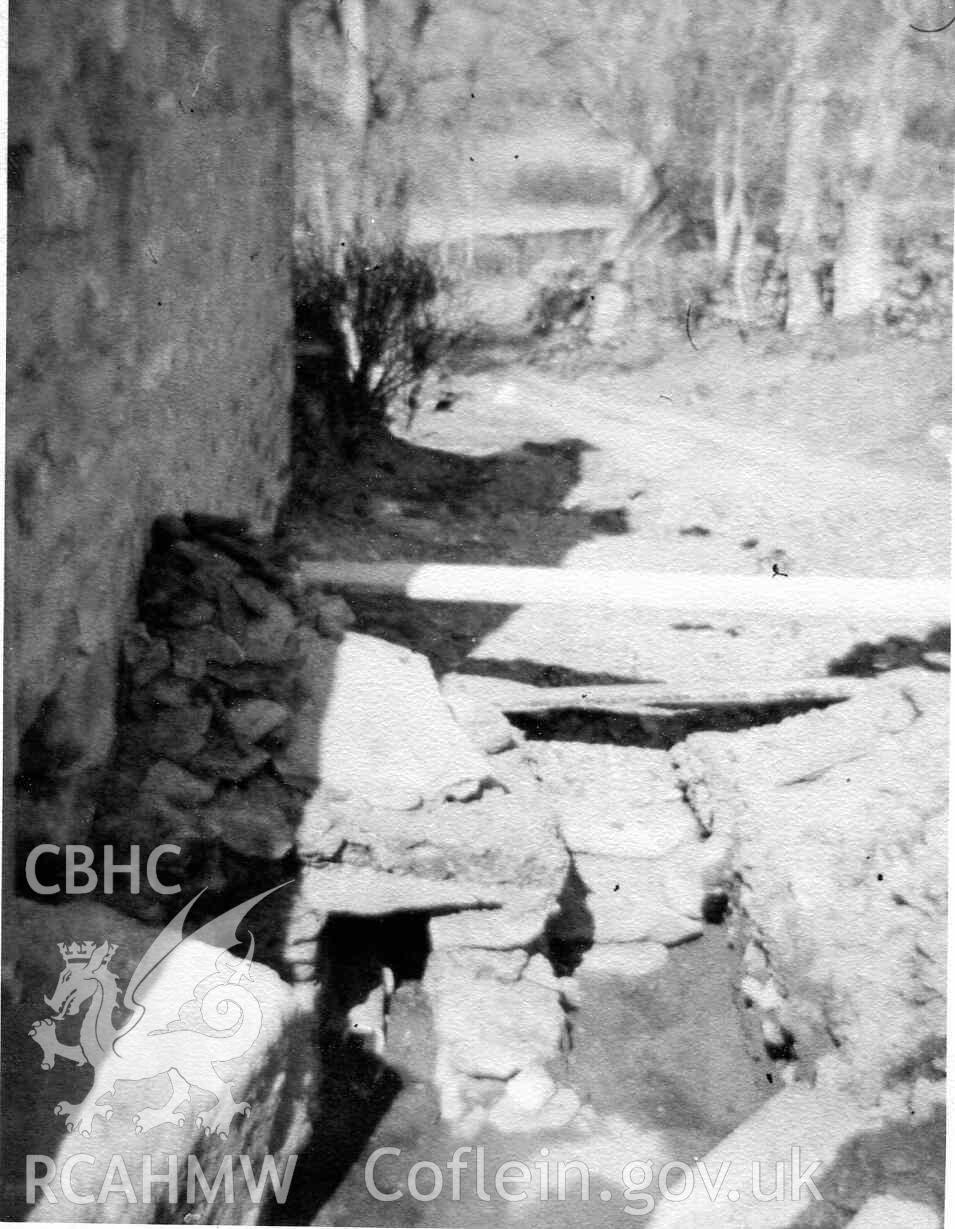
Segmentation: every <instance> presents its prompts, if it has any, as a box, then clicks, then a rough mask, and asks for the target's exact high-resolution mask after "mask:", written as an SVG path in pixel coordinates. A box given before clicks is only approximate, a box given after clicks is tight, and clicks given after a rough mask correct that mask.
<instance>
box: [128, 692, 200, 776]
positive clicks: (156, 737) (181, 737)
mask: <svg viewBox="0 0 955 1229" xmlns="http://www.w3.org/2000/svg"><path fill="white" fill-rule="evenodd" d="M211 720H212V708H211V706H210V705H208V704H193V705H190V706H189V707H188V708H170V709H166V710H164V711H163V712H162V713H161V714H160V715H159V716H157V717H155V718H154V719H153V720H152V721H151V722H149V723H148V724H147V725H146V726H145V727H144V730H143V735H144V737H145V739H146V743H147V746H148V747H149V749H150V750H151V751H152V752H153V753H154V754H155V755H157V756H160V757H164V758H165V759H169V760H173V761H174V762H175V763H177V764H188V762H189V761H190V760H191V759H192V758H193V756H196V755H198V754H199V752H200V751H201V750H202V746H203V744H204V742H205V740H206V733H207V731H208V729H209V723H210V721H211Z"/></svg>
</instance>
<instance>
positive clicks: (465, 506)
mask: <svg viewBox="0 0 955 1229" xmlns="http://www.w3.org/2000/svg"><path fill="white" fill-rule="evenodd" d="M462 412H465V411H463V410H462ZM591 449H592V446H591V445H590V444H588V443H587V442H586V441H584V440H581V439H577V438H569V439H563V440H558V441H555V442H553V443H543V444H542V443H537V442H534V441H526V442H525V443H524V444H523V445H521V446H520V447H519V448H514V449H510V450H508V451H506V452H501V453H496V454H494V455H492V456H479V457H474V456H466V455H461V454H457V453H451V452H443V451H440V450H436V449H430V448H424V447H420V446H418V445H414V444H411V443H409V442H407V441H405V440H401V439H398V438H396V437H395V436H393V435H391V434H390V433H388V432H380V433H377V434H372V435H370V436H368V437H367V438H366V440H365V442H364V444H363V446H362V449H361V452H360V454H359V455H358V456H356V457H355V458H353V459H352V460H351V461H350V462H349V463H347V464H346V463H343V462H342V461H341V459H339V460H338V461H335V462H334V463H331V464H329V463H323V462H320V461H319V462H317V464H318V465H319V468H317V469H314V470H313V471H312V472H310V473H309V475H308V479H307V481H304V480H303V481H302V482H301V483H299V485H298V486H297V488H296V489H295V490H293V492H292V495H291V496H290V499H289V503H288V506H287V507H286V509H285V512H284V514H283V517H282V522H281V528H280V534H281V538H282V541H283V542H284V543H285V544H286V545H287V546H288V548H289V549H290V550H291V551H293V552H297V553H299V554H300V555H301V557H302V558H303V559H304V558H307V557H308V556H309V555H312V556H313V557H315V555H316V553H317V554H319V555H320V557H322V558H339V559H347V560H351V561H354V562H368V561H376V562H377V561H387V560H398V559H400V560H406V561H408V562H409V563H415V562H422V561H428V562H435V563H473V564H494V563H502V564H510V565H521V564H523V565H534V566H539V567H547V566H556V565H557V564H559V563H560V562H561V561H562V560H563V559H565V558H566V556H567V554H568V553H569V552H570V551H571V550H572V549H573V548H574V547H575V546H577V545H579V544H580V543H581V542H585V541H588V540H590V539H592V538H594V537H596V536H600V535H601V534H618V533H620V532H621V531H622V528H624V527H622V525H621V516H622V515H623V514H622V513H621V510H619V509H604V510H597V511H596V512H595V510H594V509H591V508H566V507H564V501H565V499H566V497H567V495H568V494H569V492H571V491H572V490H573V489H574V487H575V486H576V485H577V484H578V483H579V481H580V479H581V474H582V466H581V458H582V456H583V455H584V454H585V453H586V452H588V451H591ZM348 602H349V605H350V606H351V607H352V609H353V611H354V613H355V615H356V617H357V626H356V630H358V631H362V632H366V633H368V634H370V635H375V636H380V637H382V638H383V639H386V640H390V641H393V642H395V643H398V644H403V645H407V646H409V647H413V648H415V649H417V651H419V652H423V653H425V654H426V655H427V656H428V657H429V659H430V661H431V664H432V666H433V668H434V670H435V671H436V673H438V674H439V675H441V674H445V673H447V672H449V671H452V670H459V669H462V670H468V671H471V672H474V671H483V670H484V667H483V666H482V665H481V664H479V663H477V662H473V661H468V657H469V654H470V653H471V652H472V651H473V649H474V648H475V647H476V646H477V645H478V644H480V643H481V642H482V641H483V640H484V638H485V637H486V636H487V635H488V633H489V632H491V631H492V630H493V629H494V628H495V627H497V626H499V625H500V624H501V623H503V622H504V621H505V620H506V619H507V618H508V617H509V616H510V615H511V614H512V613H513V612H514V610H516V609H518V607H515V606H513V605H506V604H492V603H484V604H476V603H452V602H421V601H415V600H412V599H410V598H406V597H404V596H401V595H393V594H388V595H374V594H357V593H349V594H348ZM528 666H529V668H528V671H527V674H526V675H522V676H521V678H522V681H527V680H528V679H529V678H530V676H531V675H535V674H536V676H537V677H540V675H539V671H541V670H546V669H547V668H548V663H546V662H543V663H533V664H532V663H528ZM549 668H550V669H551V670H553V671H560V669H561V668H560V667H557V666H552V667H549ZM510 677H516V676H515V675H514V674H511V675H510ZM553 677H556V675H554V676H553ZM562 677H563V678H564V679H568V673H567V672H564V673H563V675H562ZM601 680H602V681H608V682H609V681H613V682H621V681H627V682H634V681H639V680H636V679H632V678H628V679H621V678H620V677H618V676H601ZM569 681H577V680H576V679H574V680H569ZM585 681H589V682H593V681H595V679H594V677H591V676H586V679H585Z"/></svg>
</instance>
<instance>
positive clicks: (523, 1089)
mask: <svg viewBox="0 0 955 1229" xmlns="http://www.w3.org/2000/svg"><path fill="white" fill-rule="evenodd" d="M556 1092H557V1085H556V1084H555V1083H554V1081H553V1080H552V1079H551V1077H550V1076H549V1075H548V1074H547V1072H546V1071H545V1070H544V1069H543V1067H541V1066H538V1065H537V1064H533V1065H532V1066H530V1067H525V1068H524V1070H523V1071H519V1072H518V1073H517V1075H515V1076H514V1077H513V1078H512V1079H510V1080H508V1082H507V1089H506V1091H505V1093H504V1096H503V1097H501V1099H500V1100H499V1101H497V1102H496V1104H495V1105H494V1106H493V1108H492V1109H491V1112H490V1114H489V1116H488V1123H489V1125H490V1126H492V1127H495V1128H496V1129H497V1130H498V1131H505V1132H507V1133H509V1134H510V1133H513V1132H517V1131H527V1130H529V1129H532V1128H533V1127H534V1126H536V1116H537V1114H538V1113H539V1112H540V1111H541V1110H542V1109H543V1108H544V1106H545V1105H546V1104H547V1102H548V1101H550V1100H551V1098H552V1097H553V1096H554V1094H555V1093H556Z"/></svg>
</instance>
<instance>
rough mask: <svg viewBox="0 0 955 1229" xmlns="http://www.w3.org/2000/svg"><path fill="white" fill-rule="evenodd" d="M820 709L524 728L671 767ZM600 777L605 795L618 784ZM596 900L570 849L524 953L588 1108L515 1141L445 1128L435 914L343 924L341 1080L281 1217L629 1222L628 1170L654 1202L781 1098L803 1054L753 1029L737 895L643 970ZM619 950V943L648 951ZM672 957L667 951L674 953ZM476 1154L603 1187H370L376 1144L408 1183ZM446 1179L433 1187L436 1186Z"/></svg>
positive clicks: (328, 974) (334, 1050)
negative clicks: (668, 1167) (618, 961)
mask: <svg viewBox="0 0 955 1229" xmlns="http://www.w3.org/2000/svg"><path fill="white" fill-rule="evenodd" d="M807 707H811V706H810V705H807V704H805V703H798V704H793V705H789V706H785V707H783V706H777V708H776V709H773V710H772V711H766V710H762V711H760V712H759V713H754V711H753V710H742V709H740V710H737V711H733V712H726V713H720V714H718V715H716V716H715V717H714V715H713V714H707V715H706V716H705V717H701V716H700V715H699V714H696V713H694V714H679V715H675V716H668V717H667V718H665V719H664V720H662V721H654V723H653V725H652V726H650V727H649V728H648V725H647V723H646V721H645V720H643V719H640V718H634V717H627V716H622V715H619V714H606V713H596V714H595V713H593V712H583V711H580V710H566V711H564V712H560V713H551V714H547V715H546V716H535V717H523V718H514V719H513V723H514V724H515V725H517V726H518V727H519V728H520V729H522V730H523V732H524V734H525V735H526V739H527V743H526V749H527V750H528V752H529V753H530V754H531V756H533V754H534V750H535V748H537V747H543V746H545V745H547V746H549V748H550V751H551V752H552V753H554V752H555V753H556V754H557V755H558V756H559V755H560V754H561V747H574V746H580V745H582V744H590V745H594V744H598V745H610V746H614V747H621V748H643V749H645V750H647V749H648V750H652V751H654V752H656V753H657V755H658V756H659V760H660V764H661V766H663V765H665V764H666V761H667V754H666V753H667V751H668V749H669V748H670V746H672V745H673V744H674V743H676V742H678V741H680V740H681V739H682V738H684V737H685V736H686V735H687V734H689V733H690V732H693V731H695V730H698V729H714V728H718V729H721V730H737V729H744V728H748V727H750V726H753V725H756V724H767V723H770V722H776V721H779V720H782V719H783V718H784V717H787V716H790V715H793V714H794V713H796V712H804V711H806V709H807ZM592 784H593V789H594V790H595V791H599V790H600V789H601V785H602V783H601V782H600V781H594V782H593V783H592ZM590 898H591V891H590V889H589V888H588V885H587V883H586V882H585V880H584V878H583V876H582V874H581V871H580V868H579V866H578V859H577V858H576V857H575V855H574V854H573V852H572V851H570V862H569V869H568V872H567V875H566V879H565V881H564V884H563V888H562V890H561V892H560V895H559V898H558V906H559V908H558V910H557V912H556V913H554V914H552V915H551V917H550V919H549V921H548V924H547V927H546V930H545V932H544V934H543V935H542V936H541V937H540V938H539V939H538V940H537V941H536V942H535V943H534V944H532V945H529V946H528V947H526V948H525V949H524V950H525V953H526V957H527V958H528V959H530V958H531V957H533V956H535V955H543V956H544V957H545V958H546V960H547V962H548V963H549V966H550V968H551V969H552V970H553V973H554V975H555V976H556V977H557V979H558V986H562V987H565V989H564V990H563V991H562V992H561V994H560V1004H561V1007H562V1009H563V1012H564V1028H563V1033H562V1039H561V1044H560V1047H559V1049H558V1050H557V1051H556V1052H555V1053H554V1054H553V1055H552V1057H551V1060H550V1062H549V1063H548V1069H549V1072H550V1074H551V1075H552V1076H553V1078H554V1080H555V1081H556V1082H557V1084H558V1085H559V1086H560V1087H562V1088H569V1089H570V1090H572V1094H573V1096H574V1097H575V1099H576V1100H577V1101H578V1102H579V1105H580V1111H579V1112H578V1114H577V1115H576V1118H574V1119H573V1120H572V1121H571V1122H570V1123H568V1124H565V1125H564V1126H562V1127H561V1128H560V1129H557V1130H546V1129H545V1130H543V1131H541V1130H537V1129H535V1127H534V1125H533V1122H532V1116H531V1118H530V1119H529V1126H528V1129H527V1130H521V1129H519V1128H518V1129H516V1130H515V1129H511V1130H510V1131H509V1132H501V1131H499V1130H497V1129H495V1128H494V1127H493V1126H492V1125H484V1126H483V1128H482V1129H480V1130H479V1131H478V1132H477V1134H476V1135H474V1136H473V1137H471V1136H467V1135H462V1133H461V1131H460V1130H459V1129H458V1127H457V1125H456V1124H453V1123H449V1122H445V1121H443V1120H442V1118H441V1116H440V1105H439V1099H438V1096H437V1094H436V1092H435V1090H434V1088H433V1087H432V1086H431V1085H430V1079H429V1077H430V1075H431V1073H432V1071H433V1063H434V1053H435V1050H436V1046H437V1042H436V1038H435V1033H434V1020H433V1012H432V1007H431V1004H430V1003H429V1001H428V997H427V994H426V993H425V991H424V988H423V978H424V976H425V973H426V970H427V966H428V960H429V956H430V942H429V937H428V923H429V920H430V916H431V915H430V914H428V913H397V914H392V915H389V916H387V917H384V918H378V919H363V918H354V917H344V916H339V917H335V918H333V919H331V920H330V921H329V922H328V923H327V924H326V928H325V930H324V932H323V935H322V945H321V947H322V955H321V964H322V969H323V972H324V976H323V986H324V988H323V997H324V1006H323V1009H322V1025H321V1027H320V1029H319V1036H318V1037H317V1039H316V1041H317V1044H318V1046H319V1049H320V1053H321V1061H322V1070H323V1082H322V1091H321V1095H320V1103H321V1114H320V1117H319V1119H318V1120H317V1121H316V1122H315V1130H314V1136H313V1143H312V1145H311V1148H310V1150H309V1153H308V1154H307V1156H303V1157H302V1159H301V1162H300V1167H299V1175H298V1176H297V1181H296V1184H295V1185H294V1187H293V1190H292V1192H291V1195H290V1197H289V1199H288V1201H287V1202H286V1203H285V1204H284V1205H282V1206H279V1205H273V1207H272V1208H271V1209H270V1210H269V1211H268V1212H267V1213H266V1216H265V1222H266V1223H272V1224H293V1223H309V1222H312V1223H316V1224H337V1223H348V1224H355V1225H360V1224H369V1225H372V1224H374V1225H378V1224H381V1225H407V1224H440V1225H451V1226H456V1225H470V1224H476V1223H478V1222H479V1221H481V1220H482V1219H483V1218H486V1216H487V1215H488V1212H489V1209H492V1208H495V1207H496V1208H497V1209H498V1212H499V1213H502V1211H506V1212H507V1214H508V1216H509V1218H516V1219H518V1220H519V1221H520V1223H522V1224H527V1225H536V1224H538V1223H539V1224H541V1225H544V1224H547V1225H550V1224H553V1223H555V1222H557V1223H567V1224H568V1225H577V1224H580V1223H586V1224H593V1225H598V1226H599V1225H603V1224H610V1223H611V1222H612V1221H614V1220H615V1219H616V1221H619V1216H620V1208H621V1201H622V1199H623V1193H624V1190H625V1182H624V1180H623V1177H622V1175H623V1174H624V1173H625V1170H626V1166H627V1165H628V1164H629V1163H630V1162H641V1163H643V1162H650V1163H651V1165H652V1170H653V1174H654V1176H653V1178H652V1181H651V1183H650V1185H648V1186H647V1187H646V1188H645V1189H644V1190H643V1192H642V1193H643V1194H649V1195H650V1196H653V1193H654V1191H656V1190H657V1187H656V1182H657V1177H658V1175H659V1170H660V1168H661V1167H662V1166H663V1165H664V1164H666V1163H667V1162H683V1163H687V1164H690V1165H692V1164H693V1163H694V1160H695V1159H696V1158H698V1157H701V1156H703V1155H705V1153H706V1152H707V1151H708V1150H709V1149H711V1148H712V1147H713V1146H714V1145H715V1144H717V1143H718V1142H719V1141H720V1140H721V1139H723V1138H725V1137H726V1136H727V1135H728V1134H729V1133H730V1132H731V1131H732V1130H733V1129H734V1128H735V1127H737V1126H738V1125H739V1124H740V1123H741V1122H742V1121H743V1120H744V1119H746V1118H747V1117H748V1116H749V1115H750V1114H751V1113H753V1112H754V1111H755V1110H756V1109H757V1108H758V1106H759V1105H760V1104H762V1102H763V1101H764V1100H765V1099H766V1098H767V1097H768V1096H770V1095H771V1094H772V1093H773V1092H774V1091H776V1090H777V1089H778V1087H779V1081H780V1078H781V1072H783V1071H784V1070H785V1068H786V1067H787V1065H788V1064H789V1063H790V1062H792V1061H793V1060H794V1059H795V1058H796V1057H797V1056H796V1055H795V1053H794V1051H793V1048H792V1038H791V1037H786V1038H784V1039H782V1040H780V1039H775V1040H766V1039H765V1038H763V1037H762V1036H761V1035H760V1034H759V1027H758V1022H756V1024H755V1027H754V1024H753V1021H747V1019H746V1015H747V1012H746V1008H747V1006H751V1004H747V1003H746V1001H745V1000H744V999H742V998H741V996H740V995H739V993H738V990H737V987H738V985H739V953H738V952H736V951H735V950H734V945H733V942H732V939H731V937H730V934H729V932H728V930H727V929H726V927H725V926H724V925H723V922H724V918H725V914H726V911H727V907H728V897H727V895H726V893H725V892H723V891H722V890H715V891H709V892H708V893H707V894H706V895H705V897H704V898H703V899H702V900H701V913H702V921H701V922H700V924H699V926H698V927H697V929H696V932H695V933H694V934H693V935H692V936H690V937H688V938H687V939H686V940H685V941H679V942H676V943H673V944H672V945H670V946H669V947H668V948H667V950H666V953H665V959H663V960H662V961H661V962H660V963H659V965H657V962H655V961H651V962H646V961H644V962H643V965H642V970H641V962H640V961H637V963H636V964H635V966H634V969H633V970H632V971H630V972H628V971H627V970H626V968H624V967H622V966H621V967H620V968H618V969H617V970H616V971H615V970H614V968H613V966H612V964H611V965H610V966H609V967H606V968H605V967H602V966H601V965H600V962H593V961H592V957H591V961H590V962H589V961H588V956H589V955H591V954H592V953H594V952H595V951H597V950H598V949H597V947H595V937H596V936H595V919H594V913H593V911H592V909H591V906H590V904H588V900H589V899H590ZM609 946H610V947H612V948H613V949H615V951H619V950H621V949H622V948H624V947H626V948H628V949H629V948H633V949H634V950H636V948H637V947H638V946H640V945H630V944H623V945H618V944H611V945H609ZM658 947H659V945H653V950H654V953H655V954H656V955H659V953H658V951H657V949H658ZM591 962H593V963H595V964H596V965H597V967H596V968H595V970H594V971H590V967H589V965H590V963H591ZM369 1003H372V1004H373V1008H372V1016H373V1018H372V1021H371V1024H370V1025H364V1026H363V1025H362V1024H361V1023H360V1022H359V1023H356V1019H355V1017H356V1012H357V1013H358V1015H359V1016H360V1014H361V1013H362V1012H363V1011H366V1009H367V1006H368V1004H369ZM376 1013H378V1014H380V1023H379V1022H378V1021H376V1020H375V1019H374V1016H375V1014H376ZM462 1145H464V1146H467V1145H471V1146H472V1147H476V1146H477V1145H480V1146H482V1148H483V1149H484V1150H485V1153H486V1156H485V1158H484V1162H485V1165H486V1167H487V1171H488V1173H491V1174H492V1173H494V1171H495V1167H497V1166H499V1165H500V1164H503V1163H504V1162H505V1161H514V1162H517V1163H523V1164H526V1165H527V1166H528V1167H531V1171H532V1173H535V1174H538V1173H539V1174H540V1175H541V1177H540V1179H539V1183H541V1182H544V1171H543V1169H541V1168H540V1167H541V1166H542V1164H543V1163H544V1162H542V1161H541V1157H542V1156H544V1157H545V1158H548V1157H549V1160H548V1161H547V1164H548V1165H549V1166H550V1168H549V1169H548V1170H547V1181H549V1182H550V1183H551V1185H552V1184H553V1175H554V1172H555V1166H556V1165H557V1164H558V1162H560V1163H561V1164H565V1165H566V1166H567V1167H568V1169H567V1172H568V1174H573V1173H574V1172H575V1170H574V1166H575V1165H581V1166H584V1167H585V1168H586V1170H587V1174H588V1178H587V1180H586V1182H583V1183H582V1182H577V1184H576V1186H575V1181H576V1179H575V1178H574V1177H573V1176H571V1177H570V1178H569V1179H568V1184H567V1187H566V1198H565V1199H564V1200H563V1201H558V1202H554V1199H553V1192H551V1195H550V1197H548V1194H547V1192H546V1190H544V1191H543V1192H542V1191H541V1190H540V1189H538V1191H537V1194H536V1195H534V1194H533V1193H532V1192H531V1193H530V1194H529V1197H528V1199H527V1201H526V1202H521V1203H519V1204H515V1203H510V1202H509V1201H507V1202H508V1206H507V1207H503V1205H504V1203H505V1202H506V1201H504V1200H503V1199H501V1198H499V1197H498V1196H497V1195H495V1194H494V1193H493V1190H492V1192H491V1196H490V1203H489V1204H488V1203H486V1202H485V1201H484V1200H483V1199H480V1198H478V1196H477V1194H476V1191H473V1190H472V1191H471V1196H470V1198H469V1197H468V1190H467V1184H466V1179H462V1183H463V1185H462V1195H461V1197H460V1198H455V1197H454V1196H453V1193H452V1192H451V1191H450V1190H449V1189H441V1190H440V1191H438V1193H437V1194H434V1195H433V1197H430V1198H419V1199H414V1198H412V1197H411V1196H410V1195H409V1193H408V1186H407V1182H402V1181H401V1180H400V1178H401V1174H400V1172H399V1173H398V1174H397V1178H396V1181H395V1183H394V1186H393V1187H388V1188H387V1189H388V1190H389V1191H391V1193H392V1194H393V1195H396V1196H397V1197H395V1198H394V1199H393V1201H384V1200H381V1199H375V1198H373V1197H372V1196H371V1194H370V1193H369V1190H368V1187H367V1182H366V1180H365V1165H366V1162H367V1161H368V1158H369V1157H370V1156H372V1154H373V1153H374V1152H375V1150H376V1149H378V1148H381V1147H392V1148H394V1147H397V1148H398V1149H399V1150H400V1151H401V1153H402V1157H403V1158H406V1161H403V1162H402V1163H403V1164H404V1169H405V1173H406V1172H407V1170H408V1169H409V1168H410V1167H411V1165H412V1164H414V1163H415V1162H420V1161H423V1162H430V1163H432V1164H433V1165H436V1166H437V1167H438V1168H439V1169H441V1170H444V1171H445V1172H446V1166H447V1164H448V1162H449V1161H450V1160H451V1158H452V1156H453V1154H454V1153H455V1149H457V1148H459V1147H461V1146H462ZM472 1155H473V1154H472ZM535 1164H536V1165H537V1166H538V1169H537V1170H536V1171H534V1170H533V1168H532V1167H533V1166H534V1165H535ZM428 1181H429V1180H425V1179H423V1180H422V1183H421V1185H422V1186H423V1187H425V1188H427V1187H428ZM588 1184H589V1187H590V1189H589V1191H585V1189H584V1188H585V1186H587V1185H588ZM601 1191H607V1192H609V1193H610V1194H609V1197H608V1196H607V1195H604V1194H602V1193H600V1192H601ZM399 1192H400V1194H399ZM425 1194H426V1195H430V1194H432V1192H430V1191H429V1190H427V1189H426V1190H425ZM633 1197H636V1196H633ZM656 1197H657V1198H659V1196H658V1195H657V1196H656Z"/></svg>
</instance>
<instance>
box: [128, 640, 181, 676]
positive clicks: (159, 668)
mask: <svg viewBox="0 0 955 1229" xmlns="http://www.w3.org/2000/svg"><path fill="white" fill-rule="evenodd" d="M171 664H172V653H171V652H170V650H169V645H168V644H167V643H166V642H165V640H153V641H152V642H151V643H150V644H149V646H148V648H146V649H145V651H144V652H143V653H142V654H141V656H139V658H138V660H136V662H135V663H134V665H133V686H134V687H145V686H146V684H147V683H149V682H151V681H152V679H154V678H156V676H157V675H159V674H162V672H163V671H164V670H167V669H168V668H169V666H170V665H171Z"/></svg>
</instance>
